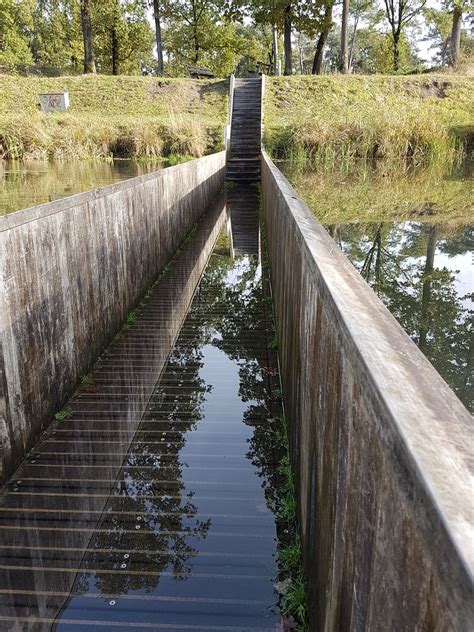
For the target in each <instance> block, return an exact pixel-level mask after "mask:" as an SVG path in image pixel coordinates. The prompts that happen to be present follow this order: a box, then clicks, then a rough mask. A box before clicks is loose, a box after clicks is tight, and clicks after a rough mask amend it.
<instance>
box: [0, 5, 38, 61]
mask: <svg viewBox="0 0 474 632" xmlns="http://www.w3.org/2000/svg"><path fill="white" fill-rule="evenodd" d="M32 28H33V2H31V1H30V0H22V1H20V2H17V1H16V0H2V1H1V2H0V64H2V65H5V66H8V67H12V68H13V67H15V66H16V65H17V64H26V65H30V64H31V63H32V62H33V58H32V55H31V51H30V46H29V42H30V37H31V31H32Z"/></svg>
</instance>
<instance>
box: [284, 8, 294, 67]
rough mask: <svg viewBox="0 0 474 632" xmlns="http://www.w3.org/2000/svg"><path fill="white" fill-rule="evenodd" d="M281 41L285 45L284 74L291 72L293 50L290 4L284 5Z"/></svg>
mask: <svg viewBox="0 0 474 632" xmlns="http://www.w3.org/2000/svg"><path fill="white" fill-rule="evenodd" d="M283 42H284V47H285V72H284V74H285V75H292V74H293V63H292V57H293V51H292V49H291V4H287V5H286V7H285V25H284V32H283Z"/></svg>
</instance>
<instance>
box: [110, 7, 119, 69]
mask: <svg viewBox="0 0 474 632" xmlns="http://www.w3.org/2000/svg"><path fill="white" fill-rule="evenodd" d="M111 36H112V74H113V75H118V74H119V44H118V39H117V28H116V25H115V19H114V22H113V24H112V33H111Z"/></svg>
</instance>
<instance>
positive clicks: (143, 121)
mask: <svg viewBox="0 0 474 632" xmlns="http://www.w3.org/2000/svg"><path fill="white" fill-rule="evenodd" d="M220 129H221V128H220V126H219V127H218V129H216V127H212V126H211V127H209V126H208V125H206V124H205V123H202V122H200V121H189V120H187V119H186V118H184V117H174V118H173V119H172V120H170V121H169V122H168V123H163V122H162V121H159V120H156V119H154V118H153V117H143V116H142V117H132V116H123V117H117V116H116V117H106V116H100V115H89V116H87V117H86V116H81V115H73V114H61V115H44V114H43V115H41V114H38V115H37V116H36V117H30V116H25V115H17V116H8V117H5V116H1V115H0V157H1V158H3V159H12V160H15V159H20V160H24V159H28V158H37V159H48V160H52V159H54V160H61V159H68V160H71V159H91V158H92V159H107V158H114V157H119V158H136V159H147V160H150V159H154V158H157V159H158V158H163V157H167V156H169V155H181V156H183V155H186V156H193V157H200V156H203V155H204V154H206V153H211V152H213V151H218V150H219V149H221V148H222V146H223V141H222V140H221V138H220V135H219V131H220Z"/></svg>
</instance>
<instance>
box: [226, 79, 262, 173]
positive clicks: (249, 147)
mask: <svg viewBox="0 0 474 632" xmlns="http://www.w3.org/2000/svg"><path fill="white" fill-rule="evenodd" d="M261 112H262V80H261V79H260V77H258V78H256V79H236V80H235V84H234V100H233V107H232V121H231V123H232V125H231V134H230V150H229V156H228V158H227V175H226V179H227V180H231V181H233V182H259V181H260V148H261V116H262V114H261Z"/></svg>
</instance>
